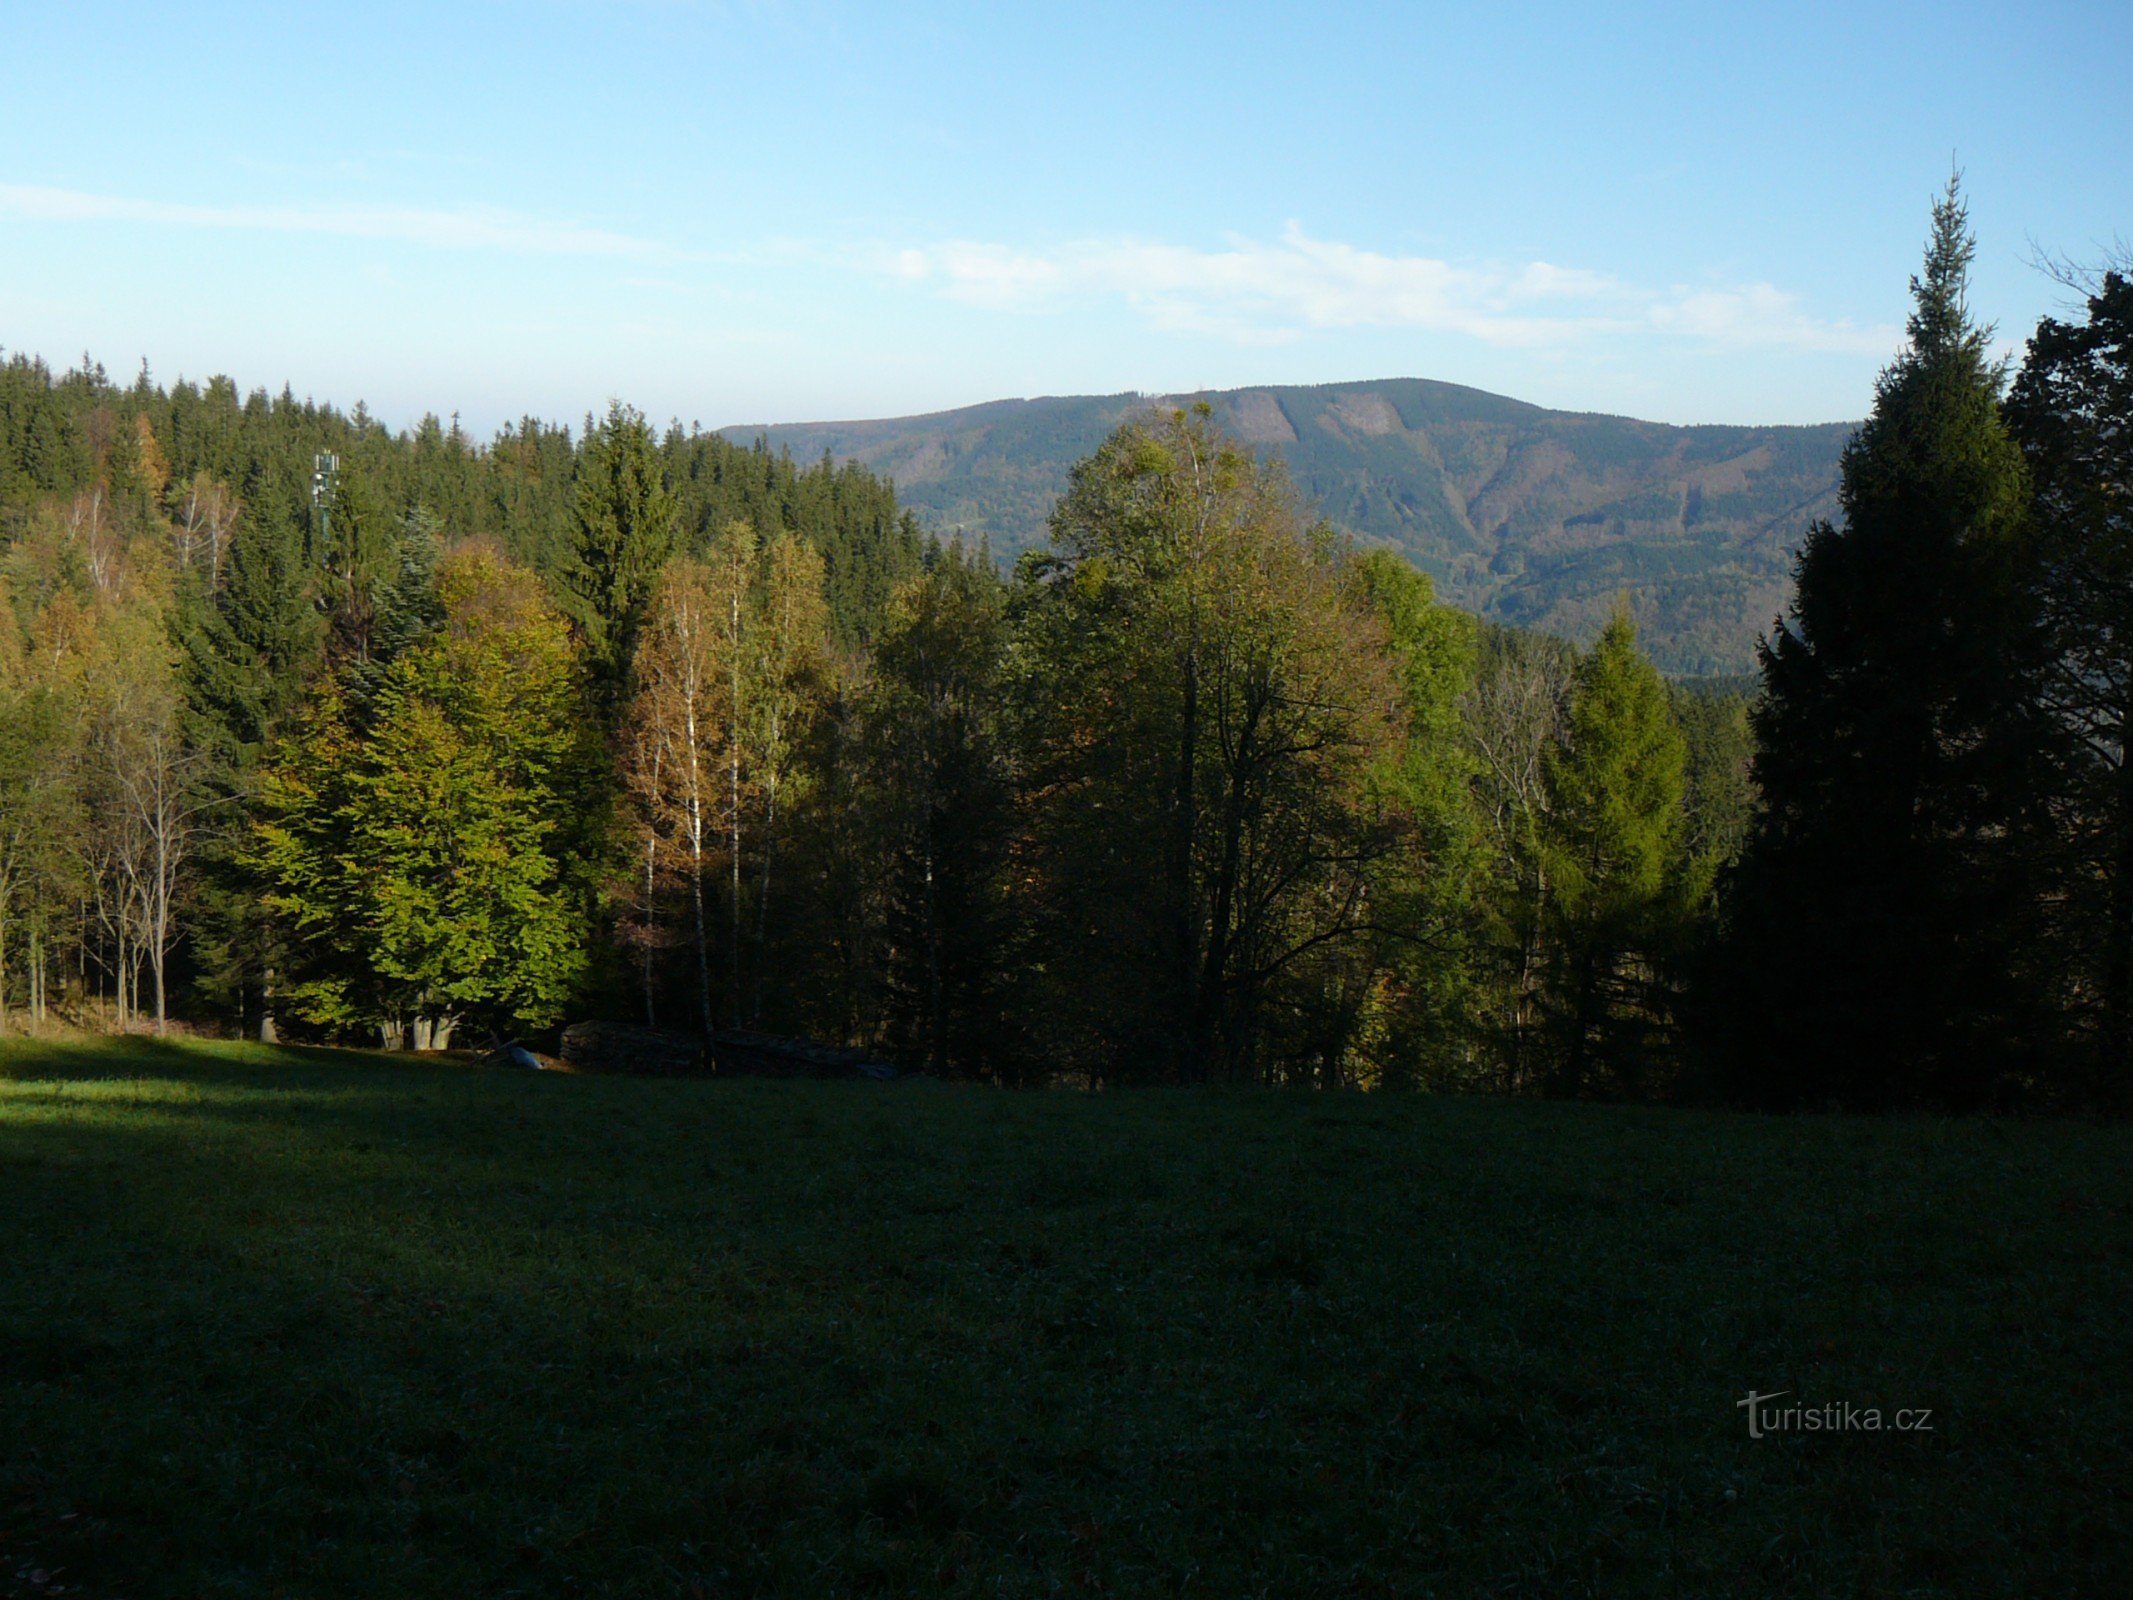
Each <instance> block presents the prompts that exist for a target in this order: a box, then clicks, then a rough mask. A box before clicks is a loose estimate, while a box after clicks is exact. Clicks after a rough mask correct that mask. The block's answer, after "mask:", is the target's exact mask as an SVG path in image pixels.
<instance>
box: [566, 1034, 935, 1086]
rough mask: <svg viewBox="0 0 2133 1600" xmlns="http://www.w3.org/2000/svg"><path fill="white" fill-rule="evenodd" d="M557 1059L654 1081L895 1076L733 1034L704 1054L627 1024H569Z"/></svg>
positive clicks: (688, 1038)
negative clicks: (709, 1076)
mask: <svg viewBox="0 0 2133 1600" xmlns="http://www.w3.org/2000/svg"><path fill="white" fill-rule="evenodd" d="M562 1055H563V1059H564V1061H566V1062H567V1063H569V1064H570V1065H571V1066H572V1067H574V1068H576V1069H577V1070H578V1071H580V1072H623V1073H631V1074H634V1075H636V1076H639V1077H654V1078H689V1077H701V1076H702V1075H703V1074H705V1073H707V1072H711V1071H717V1072H719V1073H721V1074H725V1073H734V1074H739V1075H742V1076H746V1077H751V1078H871V1079H873V1080H874V1081H875V1082H877V1083H883V1082H887V1081H888V1080H889V1079H891V1078H893V1077H895V1076H896V1068H895V1067H894V1066H893V1065H891V1064H890V1063H889V1062H886V1061H883V1060H882V1059H881V1058H880V1057H879V1056H876V1055H874V1054H872V1053H871V1052H869V1051H866V1050H846V1049H841V1048H839V1047H838V1046H836V1045H827V1044H816V1043H814V1042H813V1041H812V1040H809V1039H786V1038H781V1037H779V1036H778V1035H776V1034H770V1033H746V1032H741V1031H732V1032H719V1033H716V1034H713V1035H712V1036H711V1048H710V1050H709V1051H706V1050H705V1048H704V1039H703V1036H702V1035H700V1034H694V1033H669V1032H667V1031H666V1030H665V1029H663V1028H640V1027H636V1026H634V1025H632V1024H630V1023H627V1022H573V1023H572V1024H571V1025H570V1026H569V1027H567V1028H565V1029H564V1030H563V1041H562Z"/></svg>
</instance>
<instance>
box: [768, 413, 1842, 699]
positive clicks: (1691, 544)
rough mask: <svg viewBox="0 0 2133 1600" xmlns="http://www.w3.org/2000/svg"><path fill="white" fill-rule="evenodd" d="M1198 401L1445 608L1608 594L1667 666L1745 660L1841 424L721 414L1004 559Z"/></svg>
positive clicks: (1713, 667)
mask: <svg viewBox="0 0 2133 1600" xmlns="http://www.w3.org/2000/svg"><path fill="white" fill-rule="evenodd" d="M1198 402H1205V403H1206V404H1208V405H1209V406H1210V407H1211V408H1212V409H1213V413H1214V416H1215V419H1216V421H1217V422H1218V423H1219V424H1220V425H1221V426H1222V427H1223V428H1224V429H1226V430H1227V431H1229V432H1230V433H1233V434H1235V435H1236V436H1237V437H1238V438H1240V439H1243V440H1245V441H1247V442H1248V443H1250V444H1252V445H1254V446H1255V447H1256V448H1258V449H1260V450H1261V451H1263V452H1265V453H1266V454H1268V455H1270V456H1272V457H1275V458H1278V459H1280V460H1282V461H1283V462H1285V463H1286V464H1287V467H1288V469H1289V472H1290V474H1291V476H1292V477H1293V478H1294V479H1295V481H1296V485H1297V487H1298V489H1299V490H1300V491H1301V492H1302V494H1303V497H1304V500H1305V502H1306V504H1307V505H1308V506H1309V507H1311V508H1312V509H1314V510H1316V511H1317V512H1318V513H1319V514H1321V515H1323V516H1325V517H1327V518H1328V519H1330V520H1331V521H1332V522H1333V523H1334V525H1335V526H1337V527H1339V528H1342V529H1344V530H1347V531H1349V532H1352V533H1354V534H1356V535H1358V536H1360V537H1361V538H1363V539H1365V540H1366V541H1370V542H1381V543H1385V544H1389V545H1391V546H1392V547H1394V548H1395V549H1398V550H1400V551H1402V552H1404V553H1405V554H1406V555H1408V556H1409V557H1411V558H1412V559H1413V560H1414V561H1415V562H1416V563H1417V564H1418V565H1419V566H1421V567H1422V568H1423V569H1424V570H1425V571H1427V572H1429V573H1430V574H1431V575H1432V576H1433V577H1434V578H1435V579H1436V580H1437V583H1438V589H1439V592H1440V593H1441V594H1442V595H1443V597H1444V598H1445V599H1446V600H1448V601H1450V602H1451V603H1453V604H1456V605H1460V606H1464V607H1467V608H1468V609H1470V610H1474V611H1477V612H1480V613H1481V614H1483V615H1485V616H1487V617H1489V618H1491V619H1492V620H1495V621H1499V622H1504V623H1508V624H1512V625H1515V626H1519V627H1527V628H1537V629H1540V630H1543V631H1547V632H1553V633H1560V634H1563V635H1565V636H1567V637H1571V638H1576V639H1579V640H1586V639H1590V638H1592V637H1593V636H1594V635H1596V634H1597V633H1598V631H1599V629H1600V626H1601V625H1602V624H1603V623H1604V622H1605V620H1606V618H1607V615H1608V612H1609V610H1610V608H1611V607H1612V606H1613V604H1614V601H1615V598H1616V596H1618V595H1620V594H1622V593H1623V592H1624V591H1627V592H1628V593H1629V594H1630V596H1631V598H1632V604H1633V607H1634V611H1635V615H1636V618H1637V621H1638V624H1639V626H1640V628H1641V630H1642V633H1643V638H1644V641H1645V644H1646V646H1647V648H1648V649H1649V650H1650V652H1651V654H1652V656H1653V659H1654V660H1655V661H1656V662H1657V663H1658V664H1659V665H1660V666H1661V667H1662V668H1664V669H1666V670H1668V671H1671V672H1677V673H1685V674H1716V673H1732V672H1742V671H1746V670H1747V669H1748V668H1749V667H1751V666H1752V665H1753V661H1754V647H1755V640H1756V638H1757V637H1758V636H1759V634H1761V633H1763V632H1765V631H1767V630H1768V628H1769V626H1770V623H1771V620H1772V619H1773V618H1774V617H1776V615H1777V614H1778V612H1779V611H1780V610H1781V609H1782V608H1783V605H1784V597H1785V578H1786V563H1787V561H1788V559H1789V554H1790V551H1791V550H1792V549H1793V547H1794V546H1795V545H1797V543H1798V542H1799V537H1800V533H1801V530H1802V529H1803V528H1805V527H1806V526H1807V524H1808V523H1809V522H1810V521H1812V520H1813V519H1814V518H1816V517H1820V516H1827V515H1829V514H1831V512H1832V511H1833V509H1834V507H1835V504H1836V500H1835V494H1836V486H1837V457H1838V453H1839V452H1840V451H1841V450H1842V448H1843V445H1844V441H1845V439H1846V437H1847V436H1848V435H1849V434H1850V432H1851V425H1850V424H1848V423H1831V424H1827V425H1824V426H1820V427H1804V428H1778V427H1771V428H1736V427H1694V428H1683V427H1669V426H1666V425H1663V424H1660V423H1652V422H1636V421H1632V420H1630V419H1628V418H1624V417H1608V416H1597V415H1589V414H1582V413H1573V412H1565V411H1549V410H1546V409H1544V408H1542V407H1540V406H1533V405H1527V404H1524V403H1523V402H1520V401H1517V400H1507V399H1504V398H1503V397H1501V396H1498V395H1492V394H1487V393H1484V392H1482V391H1481V390H1478V389H1468V388H1463V387H1461V386H1459V385H1457V384H1449V383H1431V382H1426V381H1423V380H1420V379H1411V378H1401V379H1387V380H1383V381H1379V382H1372V383H1349V384H1328V385H1323V386H1319V387H1314V388H1265V389H1234V390H1227V391H1221V392H1207V393H1201V394H1195V395H1187V396H1181V397H1162V398H1160V399H1159V398H1157V397H1153V396H1137V395H1109V396H1101V397H1075V398H1052V399H1038V400H1002V401H996V402H994V403H992V404H989V405H980V406H970V407H967V408H964V409H962V410H958V411H946V412H940V413H937V414H935V415H932V416H922V417H903V418H895V419H890V420H885V421H878V422H849V423H819V424H795V425H790V426H784V427H770V428H751V427H742V428H729V429H727V430H726V432H727V435H728V437H731V438H734V439H737V440H741V441H744V442H746V441H752V440H754V439H756V438H759V437H761V438H767V439H768V440H769V441H770V442H771V443H772V444H773V445H776V446H780V447H783V448H787V449H790V450H792V451H793V452H794V454H796V455H798V456H802V457H805V458H808V459H812V458H814V457H816V456H819V455H821V454H823V453H824V452H828V453H829V454H831V455H833V456H835V457H837V458H839V459H851V460H857V461H861V462H864V463H866V464H867V465H868V466H870V467H872V468H873V469H874V470H876V471H877V472H880V473H883V474H885V475H887V476H889V477H891V478H893V479H894V480H895V482H896V488H897V493H898V495H899V496H900V498H901V499H902V501H903V503H904V504H905V505H907V506H910V507H912V508H914V509H915V510H917V511H918V512H919V513H920V514H921V515H922V516H923V517H924V518H925V519H926V520H927V521H928V522H929V523H930V524H931V525H933V526H934V527H936V528H938V529H941V530H943V531H951V532H959V533H962V534H964V535H965V536H967V537H970V538H972V539H975V538H977V537H979V536H980V535H982V536H984V537H985V538H987V539H989V540H990V542H991V544H992V547H993V549H994V550H995V551H996V552H999V553H1002V554H1005V555H1013V554H1015V553H1016V552H1019V551H1021V550H1023V549H1027V548H1029V547H1031V546H1033V545H1035V544H1038V543H1040V542H1042V540H1043V537H1044V531H1045V526H1046V519H1047V518H1048V517H1049V516H1050V515H1051V510H1052V506H1053V504H1054V503H1055V502H1056V501H1057V499H1058V497H1059V495H1060V494H1061V492H1062V491H1063V490H1064V489H1065V487H1066V481H1067V473H1068V470H1069V469H1070V468H1071V467H1072V466H1073V464H1074V462H1075V461H1077V460H1079V459H1080V458H1081V457H1083V456H1085V455H1087V454H1088V453H1089V452H1090V451H1091V450H1093V449H1095V448H1096V446H1097V445H1098V444H1099V443H1100V442H1101V441H1102V440H1103V438H1104V436H1105V435H1106V434H1108V433H1109V432H1110V431H1111V430H1112V429H1113V428H1115V427H1117V426H1118V424H1119V423H1120V422H1121V421H1122V420H1123V419H1124V418H1125V417H1126V416H1128V415H1129V414H1131V413H1132V412H1133V411H1135V410H1136V409H1140V408H1144V407H1147V406H1151V405H1154V406H1158V407H1160V406H1174V405H1181V404H1188V405H1189V404H1194V403H1198Z"/></svg>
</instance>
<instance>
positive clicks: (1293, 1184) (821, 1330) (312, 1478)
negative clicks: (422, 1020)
mask: <svg viewBox="0 0 2133 1600" xmlns="http://www.w3.org/2000/svg"><path fill="white" fill-rule="evenodd" d="M2127 1153H2128V1135H2127V1133H2126V1132H2125V1131H2124V1130H2108V1129H2093V1128H2084V1127H2078V1126H2069V1125H2051V1124H2008V1123H1998V1122H1970V1123H1961V1124H1944V1123H1937V1122H1860V1121H1849V1120H1836V1119H1823V1120H1800V1121H1756V1120H1745V1119H1727V1118H1714V1117H1705V1116H1697V1115H1688V1114H1666V1113H1659V1112H1646V1111H1638V1110H1625V1109H1618V1108H1599V1107H1581V1106H1560V1105H1539V1104H1526V1103H1510V1102H1488V1101H1465V1100H1393V1099H1367V1098H1361V1097H1353V1098H1349V1097H1338V1098H1302V1097H1287V1096H1279V1095H1272V1094H1247V1093H1237V1094H1223V1093H1156V1092H1150V1093H1141V1094H1118V1095H1110V1096H1100V1097H1080V1096H1071V1095H1053V1096H1038V1095H1025V1096H1016V1095H1004V1094H997V1093H990V1092H985V1091H981V1090H975V1089H962V1088H951V1087H942V1086H934V1085H926V1084H905V1085H899V1086H893V1087H888V1088H880V1087H876V1086H870V1085H844V1084H820V1085H815V1084H770V1083H738V1082H736V1083H654V1082H628V1081H613V1080H600V1079H590V1078H574V1077H534V1076H515V1075H510V1076H507V1075H504V1074H501V1073H485V1072H481V1071H478V1070H474V1069H468V1068H452V1067H440V1066H428V1065H416V1064H411V1063H406V1062H398V1061H393V1060H390V1059H388V1058H375V1059H371V1058H363V1057H350V1056H340V1057H323V1056H308V1057H307V1056H300V1055H298V1054H297V1053H294V1052H281V1053H270V1052H265V1051H259V1050H255V1049H248V1048H245V1047H239V1046H221V1047H209V1046H188V1047H184V1048H182V1049H179V1048H171V1049H168V1050H159V1049H157V1048H156V1047H152V1046H148V1045H145V1044H143V1045H135V1046H132V1047H128V1048H124V1049H113V1048H111V1047H105V1048H104V1049H103V1050H102V1051H100V1052H90V1051H87V1050H78V1051H75V1052H72V1053H68V1052H64V1051H54V1050H49V1049H47V1050H44V1051H41V1052H39V1051H33V1050H32V1049H31V1048H30V1047H27V1046H21V1045H17V1046H11V1047H7V1048H6V1049H5V1050H0V1218H4V1219H5V1226H4V1227H0V1593H5V1592H7V1590H8V1586H9V1583H10V1582H11V1581H12V1582H13V1583H14V1585H15V1586H16V1588H17V1590H18V1591H19V1592H31V1591H30V1590H29V1589H28V1588H27V1587H26V1585H27V1580H26V1578H25V1577H24V1576H23V1574H25V1573H26V1572H27V1571H28V1570H29V1568H30V1565H31V1564H33V1563H34V1564H36V1565H39V1566H42V1567H43V1568H45V1569H46V1570H47V1571H49V1570H50V1569H52V1568H54V1567H64V1568H65V1569H66V1571H65V1572H64V1573H63V1574H61V1575H60V1576H59V1578H58V1579H57V1581H60V1582H62V1583H67V1584H72V1583H76V1582H86V1583H87V1584H88V1586H89V1589H88V1592H90V1593H104V1594H113V1593H116V1594H123V1595H129V1596H137V1595H138V1596H145V1595H157V1594H164V1595H209V1594H234V1595H255V1594H256V1595H267V1594H276V1593H290V1594H304V1595H320V1594H378V1595H388V1594H390V1595H453V1596H458V1595H467V1594H476V1593H496V1594H509V1593H539V1594H561V1593H569V1594H585V1595H594V1594H618V1595H619V1594H643V1595H665V1594H676V1593H679V1594H693V1593H703V1594H746V1593H765V1592H779V1593H787V1594H795V1595H809V1596H815V1595H834V1594H842V1593H866V1592H875V1593H934V1592H943V1593H954V1594H970V1595H977V1594H986V1595H1025V1594H1027V1595H1035V1594H1050V1593H1061V1592H1066V1593H1077V1592H1083V1591H1084V1590H1086V1591H1088V1592H1096V1593H1111V1594H1139V1593H1193V1594H1206V1595H1212V1596H1225V1597H1231V1596H1241V1595H1247V1594H1268V1595H1279V1596H1295V1595H1307V1594H1315V1593H1329V1594H1330V1593H1339V1594H1352V1593H1363V1594H1370V1593H1379V1594H1393V1593H1397V1594H1402V1595H1416V1594H1424V1593H1430V1592H1437V1593H1443V1594H1447V1595H1464V1594H1475V1593H1510V1592H1529V1593H1530V1592H1538V1593H1547V1594H1574V1593H1581V1592H1586V1591H1588V1590H1591V1591H1604V1592H1629V1593H1647V1592H1648V1593H1660V1594H1665V1593H1678V1594H1691V1595H1699V1594H1715V1593H1727V1594H1758V1593H1789V1594H1801V1595H1844V1594H1865V1593H1875V1594H1888V1593H1899V1592H1914V1593H1927V1592H1955V1591H1958V1590H1959V1591H1960V1592H1963V1593H1967V1594H1994V1593H2004V1594H2010V1595H2013V1594H2046V1593H2048V1594H2052V1595H2055V1596H2068V1595H2077V1594H2084V1593H2086V1594H2095V1595H2104V1594H2121V1593H2126V1592H2133V1589H2129V1588H2128V1583H2129V1580H2133V1564H2129V1562H2133V1558H2129V1554H2128V1550H2129V1545H2133V1513H2129V1511H2128V1499H2127V1497H2126V1495H2125V1492H2124V1491H2125V1490H2126V1488H2127V1481H2126V1476H2125V1474H2126V1459H2127V1458H2126V1454H2125V1449H2126V1445H2125V1441H2126V1439H2127V1438H2128V1436H2129V1427H2128V1424H2129V1423H2133V1414H2129V1411H2133V1408H2129V1403H2128V1400H2127V1398H2126V1394H2127V1382H2126V1380H2127V1378H2128V1376H2129V1374H2128V1371H2127V1367H2128V1362H2127V1351H2128V1344H2127V1335H2126V1318H2127V1311H2128V1309H2129V1296H2128V1259H2129V1255H2128V1246H2129V1244H2133V1214H2129V1210H2128V1206H2127V1190H2126V1187H2125V1177H2124V1174H2125V1170H2126V1157H2127ZM1751 1385H1752V1386H1754V1387H1755V1388H1757V1389H1760V1390H1765V1391H1768V1390H1778V1389H1789V1390H1792V1391H1794V1392H1795V1393H1796V1394H1797V1395H1799V1396H1801V1397H1804V1398H1805V1399H1806V1400H1808V1401H1811V1402H1822V1401H1846V1400H1848V1401H1851V1402H1853V1403H1854V1404H1855V1405H1861V1406H1864V1405H1879V1406H1882V1407H1884V1408H1891V1409H1893V1408H1894V1407H1897V1406H1931V1407H1933V1408H1934V1413H1935V1422H1936V1425H1937V1431H1935V1432H1933V1433H1931V1434H1927V1435H1919V1436H1904V1437H1899V1436H1896V1435H1894V1434H1892V1433H1882V1434H1878V1435H1877V1434H1854V1435H1851V1436H1848V1437H1834V1436H1796V1437H1778V1438H1768V1439H1765V1440H1763V1441H1761V1442H1759V1443H1757V1442H1751V1441H1750V1440H1749V1439H1748V1438H1747V1437H1746V1433H1745V1429H1744V1426H1743V1418H1742V1414H1741V1413H1740V1412H1739V1411H1738V1410H1737V1409H1735V1401H1736V1400H1737V1399H1738V1398H1739V1397H1740V1395H1741V1394H1742V1392H1743V1391H1744V1390H1746V1389H1747V1388H1749V1387H1750V1386H1751Z"/></svg>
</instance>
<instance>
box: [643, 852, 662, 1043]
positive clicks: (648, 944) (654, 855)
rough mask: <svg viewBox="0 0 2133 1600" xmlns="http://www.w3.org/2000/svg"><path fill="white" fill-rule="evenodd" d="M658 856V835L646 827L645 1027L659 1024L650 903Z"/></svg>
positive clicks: (653, 1026)
mask: <svg viewBox="0 0 2133 1600" xmlns="http://www.w3.org/2000/svg"><path fill="white" fill-rule="evenodd" d="M658 858H659V835H658V834H657V833H656V832H654V831H653V830H652V829H650V828H647V829H645V830H644V1025H645V1026H646V1027H647V1028H656V1027H658V1026H659V1019H658V1018H657V1017H656V1016H655V1015H654V1014H653V1008H652V934H653V919H652V904H653V899H654V896H655V893H656V890H655V887H654V884H655V874H656V869H657V865H658Z"/></svg>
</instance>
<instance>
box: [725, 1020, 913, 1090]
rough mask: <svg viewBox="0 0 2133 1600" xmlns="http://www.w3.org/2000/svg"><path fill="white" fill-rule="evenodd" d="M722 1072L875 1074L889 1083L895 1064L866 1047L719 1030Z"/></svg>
mask: <svg viewBox="0 0 2133 1600" xmlns="http://www.w3.org/2000/svg"><path fill="white" fill-rule="evenodd" d="M712 1042H713V1043H714V1044H715V1045H716V1046H717V1050H718V1070H719V1071H720V1072H738V1073H745V1074H746V1075H748V1076H749V1077H751V1078H853V1077H858V1078H872V1079H873V1080H874V1081H875V1082H876V1083H886V1082H887V1081H888V1080H889V1079H891V1078H893V1077H895V1076H896V1068H895V1067H894V1066H893V1065H891V1064H890V1063H889V1062H886V1061H884V1060H882V1059H881V1058H880V1057H879V1056H877V1055H874V1054H873V1053H871V1052H870V1051H866V1050H847V1049H843V1048H841V1047H840V1046H837V1045H830V1044H816V1043H814V1042H813V1041H811V1040H807V1039H782V1038H779V1037H778V1036H777V1035H776V1034H770V1033H740V1032H720V1033H716V1034H713V1035H712Z"/></svg>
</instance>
